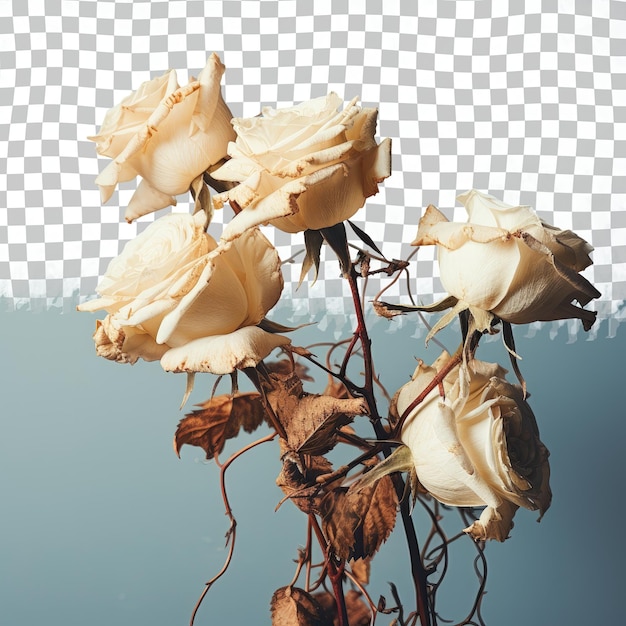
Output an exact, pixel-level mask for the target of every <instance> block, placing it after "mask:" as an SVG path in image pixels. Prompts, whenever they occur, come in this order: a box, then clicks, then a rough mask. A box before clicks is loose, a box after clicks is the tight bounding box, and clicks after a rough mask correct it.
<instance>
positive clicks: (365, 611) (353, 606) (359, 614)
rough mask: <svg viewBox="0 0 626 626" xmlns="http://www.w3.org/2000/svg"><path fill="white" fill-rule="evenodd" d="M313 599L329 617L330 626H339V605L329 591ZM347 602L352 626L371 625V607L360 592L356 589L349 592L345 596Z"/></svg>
mask: <svg viewBox="0 0 626 626" xmlns="http://www.w3.org/2000/svg"><path fill="white" fill-rule="evenodd" d="M313 598H315V600H317V601H318V602H319V604H320V605H321V606H322V607H323V608H324V609H325V611H326V613H327V614H328V615H329V622H328V624H329V626H330V624H331V623H332V624H333V626H338V625H339V618H338V617H337V604H336V602H335V597H334V596H333V594H332V593H330V592H328V591H321V592H320V593H316V594H314V595H313ZM345 601H346V610H347V612H348V622H349V624H350V626H369V624H371V619H372V614H371V612H370V609H369V606H368V605H367V604H366V603H365V602H364V601H363V597H362V596H361V594H360V593H359V592H358V591H356V590H354V589H350V590H348V591H347V592H346V594H345ZM330 620H332V622H331V621H330Z"/></svg>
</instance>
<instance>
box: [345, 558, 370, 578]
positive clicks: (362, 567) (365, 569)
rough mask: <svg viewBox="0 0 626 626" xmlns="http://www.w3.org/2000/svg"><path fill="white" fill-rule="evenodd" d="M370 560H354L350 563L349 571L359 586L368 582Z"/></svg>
mask: <svg viewBox="0 0 626 626" xmlns="http://www.w3.org/2000/svg"><path fill="white" fill-rule="evenodd" d="M371 564H372V559H371V558H369V559H356V560H352V561H350V571H351V572H352V575H353V576H354V578H355V579H356V580H357V582H359V583H360V584H361V585H367V584H368V583H369V581H370V566H371Z"/></svg>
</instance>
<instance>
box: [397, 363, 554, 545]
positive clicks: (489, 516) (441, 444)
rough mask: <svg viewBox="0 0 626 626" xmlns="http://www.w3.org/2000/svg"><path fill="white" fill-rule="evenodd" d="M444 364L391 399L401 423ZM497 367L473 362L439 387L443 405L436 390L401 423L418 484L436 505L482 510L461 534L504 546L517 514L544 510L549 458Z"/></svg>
mask: <svg viewBox="0 0 626 626" xmlns="http://www.w3.org/2000/svg"><path fill="white" fill-rule="evenodd" d="M448 359H449V355H448V354H447V353H445V352H444V353H443V354H442V355H441V356H440V357H439V359H437V361H435V363H434V364H433V366H432V367H428V366H425V365H424V364H423V363H420V365H419V366H418V367H417V369H416V370H415V373H414V375H413V378H412V380H411V381H410V382H409V383H407V384H406V385H404V386H403V387H402V388H401V389H400V390H399V391H398V392H397V394H396V396H395V398H394V404H395V409H396V411H397V413H398V415H402V413H403V412H404V411H405V410H406V409H407V408H408V407H409V406H410V404H411V403H412V401H413V400H414V399H415V398H416V397H417V396H418V395H419V394H420V393H421V392H422V391H423V390H424V389H425V388H426V386H427V385H428V384H429V383H430V382H431V381H432V379H433V377H434V376H435V374H436V372H437V371H438V370H439V369H441V367H443V365H444V364H445V362H446V361H447V360H448ZM505 373H506V370H504V369H503V368H501V367H500V366H499V365H496V364H492V363H484V362H482V361H476V360H473V361H471V362H470V363H469V364H467V365H461V366H457V367H456V368H455V369H453V370H452V372H451V373H450V374H448V376H446V378H445V379H444V390H445V399H443V398H442V397H441V396H440V395H439V390H438V389H437V388H435V389H434V390H433V391H432V392H431V393H430V394H428V396H427V397H426V399H425V400H424V401H423V402H422V403H421V404H419V405H418V406H417V407H416V408H415V409H414V410H413V411H412V412H411V413H410V415H409V416H408V417H407V418H406V421H405V423H404V426H403V429H402V435H401V439H402V442H403V443H405V444H406V445H407V446H408V448H409V449H410V451H411V455H412V457H413V462H414V464H415V471H416V473H417V477H418V479H419V481H420V483H421V484H422V485H423V486H424V487H425V488H426V489H427V490H428V491H429V492H430V493H431V494H432V495H433V496H434V497H435V498H436V499H437V500H439V501H440V502H442V503H444V504H449V505H452V506H472V507H475V506H484V505H486V508H485V509H484V511H483V513H482V514H481V516H480V519H479V520H477V521H476V522H474V523H473V524H472V525H471V526H470V527H469V528H466V529H465V532H467V533H469V534H470V535H471V536H472V537H474V538H475V539H480V540H486V539H496V540H498V541H504V540H505V539H506V538H507V537H508V535H509V532H510V530H511V528H512V527H513V516H514V514H515V512H516V511H517V509H518V507H520V506H521V507H524V508H527V509H531V510H537V509H538V510H539V512H540V514H541V515H543V513H544V512H545V511H546V510H547V509H548V507H549V506H550V501H551V499H552V494H551V491H550V486H549V478H550V466H549V464H548V456H549V453H548V450H547V449H546V447H545V446H544V445H543V443H541V440H540V439H539V431H538V429H537V422H536V420H535V417H534V415H533V413H532V411H531V409H530V407H529V406H528V403H527V402H526V401H525V400H524V397H523V393H522V390H521V388H520V387H519V386H517V385H511V384H509V383H508V382H507V381H506V380H505V378H504V375H505Z"/></svg>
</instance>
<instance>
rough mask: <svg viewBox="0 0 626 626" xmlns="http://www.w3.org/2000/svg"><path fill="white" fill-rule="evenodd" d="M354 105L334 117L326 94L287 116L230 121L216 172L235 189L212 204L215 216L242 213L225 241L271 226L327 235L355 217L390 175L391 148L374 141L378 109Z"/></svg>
mask: <svg viewBox="0 0 626 626" xmlns="http://www.w3.org/2000/svg"><path fill="white" fill-rule="evenodd" d="M355 102H356V99H355V100H353V101H352V102H350V103H349V104H348V106H347V107H346V108H345V109H344V110H343V111H337V108H338V107H339V106H340V105H341V100H340V98H339V97H338V96H337V95H336V94H334V93H331V94H329V95H328V96H325V97H323V98H317V99H315V100H309V101H308V102H303V103H302V104H299V105H298V106H294V107H291V108H287V109H278V110H277V109H272V108H270V107H266V108H264V109H263V112H262V115H261V116H260V117H253V118H247V119H234V120H233V126H234V128H235V130H236V131H237V140H236V142H234V143H230V144H229V146H228V154H229V155H230V156H231V159H230V160H229V161H227V162H226V163H225V164H224V165H223V166H222V167H220V168H219V169H218V170H216V171H215V172H213V177H214V178H217V179H218V180H223V181H229V182H239V183H241V184H239V185H237V186H236V187H234V188H233V189H231V190H229V191H225V192H223V193H220V194H218V195H216V196H214V197H213V203H214V206H215V208H221V207H222V206H223V205H224V203H225V202H231V203H232V204H233V205H235V208H236V210H239V209H242V211H241V213H239V214H238V215H237V216H236V217H235V218H234V219H233V220H232V221H231V222H230V223H229V225H228V226H227V227H226V229H225V231H224V233H223V235H222V239H225V240H232V239H235V238H236V237H238V236H239V235H240V234H241V233H242V232H245V230H246V229H247V228H250V227H252V226H257V225H259V224H262V223H267V222H271V223H272V224H273V225H274V226H276V227H277V228H279V229H281V230H284V231H286V232H289V233H296V232H299V231H303V230H307V229H314V230H318V229H321V228H327V227H330V226H333V225H335V224H338V223H339V222H342V221H343V220H346V219H348V218H350V217H352V216H353V215H354V213H356V211H357V210H358V209H359V208H360V207H362V206H363V204H364V203H365V199H366V198H368V197H369V196H371V195H373V194H375V193H377V192H378V183H380V182H382V181H383V180H384V179H385V178H387V177H388V176H389V175H390V174H391V141H390V140H389V139H385V140H384V141H383V142H382V143H381V144H380V145H378V144H377V143H376V141H375V140H374V133H375V131H376V118H377V115H378V112H377V110H376V109H361V108H360V107H358V106H356V104H355Z"/></svg>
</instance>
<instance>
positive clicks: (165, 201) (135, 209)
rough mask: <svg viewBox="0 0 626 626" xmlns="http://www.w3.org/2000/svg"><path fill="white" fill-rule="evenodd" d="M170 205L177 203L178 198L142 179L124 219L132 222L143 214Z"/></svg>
mask: <svg viewBox="0 0 626 626" xmlns="http://www.w3.org/2000/svg"><path fill="white" fill-rule="evenodd" d="M170 205H174V206H175V205H176V198H174V197H173V196H171V195H169V194H166V193H162V192H160V191H159V190H158V189H155V188H154V187H153V186H152V185H151V184H150V183H149V182H148V181H146V180H142V181H141V182H140V183H139V185H137V189H136V190H135V193H134V194H133V197H132V198H131V199H130V202H129V203H128V206H127V207H126V212H125V213H124V219H125V220H126V221H127V222H129V223H130V222H132V221H133V220H136V219H137V218H138V217H141V216H142V215H147V214H148V213H153V212H154V211H158V210H159V209H164V208H165V207H167V206H170Z"/></svg>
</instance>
